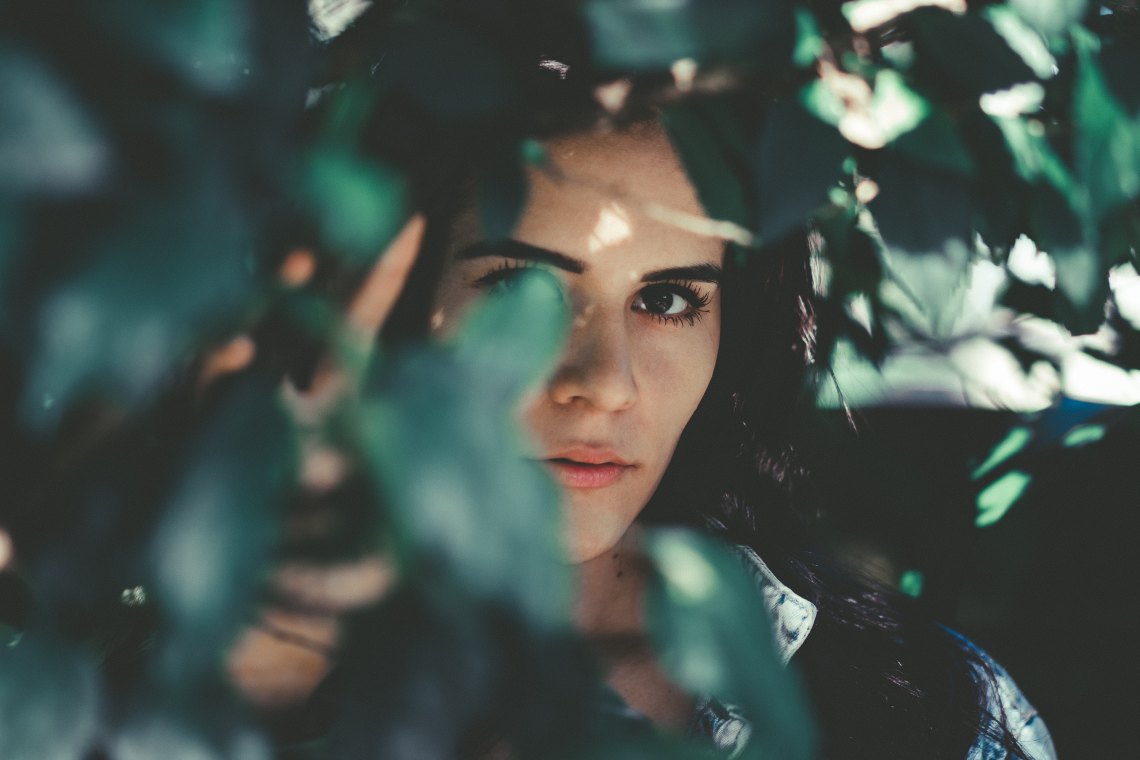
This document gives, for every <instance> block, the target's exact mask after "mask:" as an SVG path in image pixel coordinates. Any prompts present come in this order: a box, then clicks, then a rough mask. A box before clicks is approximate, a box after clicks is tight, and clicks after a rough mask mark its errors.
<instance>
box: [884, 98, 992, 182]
mask: <svg viewBox="0 0 1140 760" xmlns="http://www.w3.org/2000/svg"><path fill="white" fill-rule="evenodd" d="M890 147H891V149H892V150H894V151H896V152H898V153H899V154H901V155H904V156H906V157H907V158H908V159H910V160H911V161H914V162H915V163H918V164H921V165H923V166H928V167H930V168H931V169H937V170H939V171H944V172H949V173H951V174H960V175H963V176H967V177H972V176H974V175H975V174H976V173H977V171H978V165H977V163H976V162H975V161H974V157H973V156H972V155H970V150H969V148H967V147H966V144H965V143H964V142H963V141H962V138H961V137H959V135H958V130H957V127H956V125H955V124H954V121H953V120H952V119H951V118H950V114H949V113H948V112H947V111H946V109H945V108H941V107H938V106H935V107H933V108H932V109H931V111H930V113H929V114H927V116H926V118H924V119H923V120H922V121H920V122H919V123H918V126H917V127H915V128H914V129H912V130H910V131H908V132H904V133H903V134H902V135H900V136H899V137H898V138H897V139H896V140H895V141H894V142H893V143H891V146H890Z"/></svg>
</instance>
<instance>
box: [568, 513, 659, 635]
mask: <svg viewBox="0 0 1140 760" xmlns="http://www.w3.org/2000/svg"><path fill="white" fill-rule="evenodd" d="M577 570H578V573H577V587H576V589H575V600H574V624H575V626H576V627H577V628H578V630H579V631H581V633H582V634H583V635H584V636H586V637H587V638H590V639H603V640H604V639H608V638H611V637H626V636H641V635H642V634H643V633H644V631H645V620H644V614H643V610H642V606H643V597H644V592H645V585H646V580H647V577H648V567H647V565H646V562H645V559H644V558H643V557H642V555H641V553H640V551H639V549H638V536H637V533H636V528H630V529H629V531H627V532H626V534H625V536H623V537H622V539H621V541H619V542H618V544H617V545H616V546H614V547H613V548H612V549H610V550H609V551H607V552H605V553H603V554H601V555H599V556H597V557H594V558H593V559H591V560H588V561H586V562H583V563H581V564H579V565H578V566H577Z"/></svg>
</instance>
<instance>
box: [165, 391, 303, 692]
mask: <svg viewBox="0 0 1140 760" xmlns="http://www.w3.org/2000/svg"><path fill="white" fill-rule="evenodd" d="M292 459H293V435H292V425H291V423H290V422H289V420H288V419H287V417H286V416H285V412H284V410H283V409H282V408H281V407H280V405H279V404H278V402H277V387H276V384H275V383H274V382H272V381H271V380H270V379H268V378H261V377H258V376H256V375H248V376H242V377H240V378H237V379H236V380H235V381H234V384H233V385H232V386H231V387H229V388H227V389H226V390H225V396H224V397H223V399H222V400H221V402H220V403H219V404H218V406H217V407H216V408H215V409H214V410H213V412H212V414H211V416H210V418H209V420H208V421H207V423H206V425H205V427H204V428H203V429H202V430H201V432H200V433H198V434H197V437H196V439H195V440H194V441H193V442H192V444H191V446H190V449H189V452H188V454H187V456H186V464H185V469H184V471H183V472H182V474H181V476H180V477H179V478H178V479H177V481H176V482H175V485H174V487H173V490H172V492H171V494H170V497H169V499H168V503H167V506H166V509H165V512H164V514H163V517H162V520H161V522H160V524H159V526H158V530H157V532H156V534H155V537H154V541H153V543H152V554H151V558H150V560H151V564H152V566H153V573H154V578H155V584H154V586H155V592H156V597H157V602H158V604H159V605H161V608H162V610H163V611H164V612H165V613H166V616H167V618H168V620H169V625H168V629H167V631H166V633H165V638H164V642H163V648H162V650H161V655H162V657H163V659H162V661H161V662H160V667H161V669H162V671H161V672H162V674H163V675H164V676H166V677H167V678H168V679H169V681H168V682H169V683H180V684H181V683H185V682H192V681H193V680H194V679H195V678H196V677H199V676H200V675H202V674H211V673H212V672H213V671H212V668H213V667H216V665H217V663H218V658H219V657H220V653H221V651H222V650H221V648H222V647H223V646H224V645H225V644H227V643H228V642H229V639H230V637H231V636H233V635H234V634H235V632H236V631H237V629H238V627H239V626H240V625H242V624H243V623H245V622H246V616H247V615H248V611H249V608H250V605H251V603H252V601H253V599H254V594H255V592H256V591H257V589H258V587H259V584H260V583H261V581H262V579H263V575H264V573H265V571H266V567H267V561H268V560H269V557H270V550H271V548H272V546H273V542H274V540H275V538H276V535H277V529H278V523H279V522H280V515H281V507H282V504H283V502H284V493H285V488H287V487H288V486H289V485H291V477H292V476H293V472H294V469H293V461H292Z"/></svg>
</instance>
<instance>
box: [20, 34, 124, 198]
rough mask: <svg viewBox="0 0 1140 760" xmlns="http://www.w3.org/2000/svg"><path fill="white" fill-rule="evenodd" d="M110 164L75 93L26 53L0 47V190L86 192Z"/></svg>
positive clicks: (99, 136)
mask: <svg viewBox="0 0 1140 760" xmlns="http://www.w3.org/2000/svg"><path fill="white" fill-rule="evenodd" d="M110 164H111V149H110V147H109V145H108V144H107V142H106V141H105V140H104V138H103V135H102V134H101V133H100V130H99V128H98V125H97V123H96V122H95V120H94V119H93V118H92V116H91V115H90V114H89V113H88V112H87V109H86V108H84V106H83V104H82V103H81V102H80V101H79V100H78V99H77V97H76V94H75V93H73V92H72V91H71V90H70V88H69V87H68V86H67V85H66V84H65V83H64V82H62V81H60V79H59V78H58V76H57V75H56V74H54V73H53V72H52V71H51V70H50V69H49V68H48V67H47V66H46V65H44V64H43V63H42V62H41V61H38V60H36V59H35V58H34V57H33V56H32V55H31V54H30V53H27V52H23V51H20V50H19V49H18V48H13V47H5V48H4V49H0V194H4V195H7V194H24V193H37V194H38V193H50V194H74V193H82V192H85V191H90V190H92V189H94V188H96V187H97V186H98V185H99V183H100V182H102V181H103V179H104V178H105V177H106V175H107V172H108V170H109V169H110Z"/></svg>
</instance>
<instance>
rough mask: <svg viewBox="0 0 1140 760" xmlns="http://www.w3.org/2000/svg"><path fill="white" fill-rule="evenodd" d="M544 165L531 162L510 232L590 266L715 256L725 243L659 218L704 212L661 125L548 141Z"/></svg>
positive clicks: (705, 259) (660, 263) (643, 265)
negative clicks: (524, 199)
mask: <svg viewBox="0 0 1140 760" xmlns="http://www.w3.org/2000/svg"><path fill="white" fill-rule="evenodd" d="M546 148H547V152H548V154H549V156H550V163H551V165H552V167H550V168H534V169H532V170H531V186H530V196H529V199H528V203H527V206H526V209H525V211H524V212H523V216H522V219H521V220H520V222H519V224H518V227H517V228H516V231H515V234H514V237H515V238H517V239H519V240H521V241H522V242H525V243H530V244H532V245H536V246H539V247H542V248H548V249H550V250H554V251H558V252H559V253H563V254H566V255H568V256H572V257H574V258H578V259H581V260H582V261H584V262H585V263H587V264H588V265H590V266H591V268H603V269H604V268H606V267H607V266H609V265H613V266H633V267H635V268H654V267H659V266H673V265H688V264H696V263H702V262H719V261H720V260H721V257H722V252H723V248H724V246H723V243H722V242H721V241H719V240H716V239H713V238H708V237H704V236H700V235H696V234H693V233H691V232H688V231H685V230H682V229H678V228H677V227H676V226H674V225H672V224H669V223H667V222H665V221H662V220H661V219H660V218H659V213H660V212H661V211H667V212H679V213H681V214H686V215H694V216H701V217H703V216H705V213H704V209H703V208H702V207H701V204H700V202H699V200H698V199H697V195H696V191H695V189H694V188H693V185H692V183H691V182H689V179H688V177H687V176H686V174H685V172H684V169H683V168H682V167H681V163H680V161H679V160H678V158H677V155H676V153H675V152H674V150H673V148H672V146H671V145H670V143H669V140H668V138H667V137H666V136H665V134H664V132H663V131H662V130H661V129H660V128H658V127H656V126H652V127H649V126H647V127H642V128H638V129H636V130H634V131H632V132H622V133H590V134H582V135H575V136H572V137H566V138H561V139H558V140H553V141H550V142H548V143H547V144H546Z"/></svg>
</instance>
